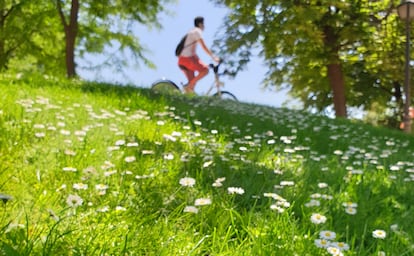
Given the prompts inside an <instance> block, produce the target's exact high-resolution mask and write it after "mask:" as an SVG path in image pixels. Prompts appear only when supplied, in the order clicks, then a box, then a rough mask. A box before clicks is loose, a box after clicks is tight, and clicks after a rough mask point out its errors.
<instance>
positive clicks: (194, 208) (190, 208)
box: [184, 206, 198, 213]
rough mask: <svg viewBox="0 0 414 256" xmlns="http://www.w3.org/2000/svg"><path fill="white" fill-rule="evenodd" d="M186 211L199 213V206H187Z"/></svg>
mask: <svg viewBox="0 0 414 256" xmlns="http://www.w3.org/2000/svg"><path fill="white" fill-rule="evenodd" d="M184 212H190V213H198V208H197V207H195V206H186V207H185V208H184Z"/></svg>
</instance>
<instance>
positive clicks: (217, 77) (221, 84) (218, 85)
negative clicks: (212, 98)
mask: <svg viewBox="0 0 414 256" xmlns="http://www.w3.org/2000/svg"><path fill="white" fill-rule="evenodd" d="M220 64H221V62H220V63H219V64H217V65H214V64H210V65H209V66H210V67H211V68H212V69H213V72H214V82H213V84H212V85H211V86H210V88H209V89H208V90H207V92H206V95H210V93H211V91H212V90H213V89H214V87H215V88H216V90H217V92H216V93H217V94H218V95H219V96H221V87H224V82H222V81H220V75H223V74H225V72H223V73H221V74H219V72H218V68H219V66H220Z"/></svg>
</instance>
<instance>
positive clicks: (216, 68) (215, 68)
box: [209, 59, 226, 74]
mask: <svg viewBox="0 0 414 256" xmlns="http://www.w3.org/2000/svg"><path fill="white" fill-rule="evenodd" d="M223 62H224V60H222V59H220V61H219V63H217V64H213V63H211V64H210V65H209V67H210V68H212V69H213V71H214V73H215V74H217V73H218V69H219V66H220V65H221V63H223ZM225 73H226V71H224V72H223V73H222V74H225Z"/></svg>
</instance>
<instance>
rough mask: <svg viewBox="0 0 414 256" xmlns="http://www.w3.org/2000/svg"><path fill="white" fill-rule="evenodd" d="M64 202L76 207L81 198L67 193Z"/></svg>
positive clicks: (80, 203)
mask: <svg viewBox="0 0 414 256" xmlns="http://www.w3.org/2000/svg"><path fill="white" fill-rule="evenodd" d="M66 203H67V204H68V205H69V207H73V208H76V207H78V206H81V205H82V204H83V199H82V198H81V197H80V196H78V195H69V196H68V198H67V199H66Z"/></svg>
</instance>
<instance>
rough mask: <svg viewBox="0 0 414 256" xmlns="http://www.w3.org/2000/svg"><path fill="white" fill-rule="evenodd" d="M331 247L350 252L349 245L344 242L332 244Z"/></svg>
mask: <svg viewBox="0 0 414 256" xmlns="http://www.w3.org/2000/svg"><path fill="white" fill-rule="evenodd" d="M331 246H332V247H336V248H338V249H339V250H341V251H348V250H349V244H347V243H344V242H332V243H331Z"/></svg>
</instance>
